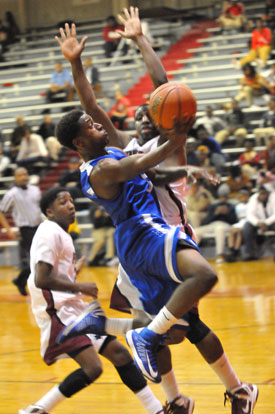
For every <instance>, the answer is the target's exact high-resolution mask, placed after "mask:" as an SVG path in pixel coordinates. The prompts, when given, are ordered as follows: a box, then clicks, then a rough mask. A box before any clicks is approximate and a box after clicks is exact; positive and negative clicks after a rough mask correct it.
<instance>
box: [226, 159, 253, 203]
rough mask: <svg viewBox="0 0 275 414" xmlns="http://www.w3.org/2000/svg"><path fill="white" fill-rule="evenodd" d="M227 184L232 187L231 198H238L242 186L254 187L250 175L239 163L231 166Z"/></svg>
mask: <svg viewBox="0 0 275 414" xmlns="http://www.w3.org/2000/svg"><path fill="white" fill-rule="evenodd" d="M226 184H227V185H228V187H229V189H230V194H229V198H231V199H234V198H237V197H238V194H239V191H240V190H241V189H242V188H244V187H245V188H249V189H250V188H252V187H253V184H252V182H251V181H250V179H249V177H248V175H247V174H246V173H244V172H243V171H242V170H241V168H240V166H239V165H232V166H231V167H230V169H229V176H228V177H227V179H226Z"/></svg>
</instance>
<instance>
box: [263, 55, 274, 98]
mask: <svg viewBox="0 0 275 414" xmlns="http://www.w3.org/2000/svg"><path fill="white" fill-rule="evenodd" d="M265 78H266V80H267V81H268V82H269V83H270V86H271V88H272V90H273V93H272V94H273V95H274V89H275V63H273V65H272V66H271V69H270V70H269V71H268V72H266V74H265Z"/></svg>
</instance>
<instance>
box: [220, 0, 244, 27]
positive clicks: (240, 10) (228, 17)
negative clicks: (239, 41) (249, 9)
mask: <svg viewBox="0 0 275 414" xmlns="http://www.w3.org/2000/svg"><path fill="white" fill-rule="evenodd" d="M245 20H246V19H245V17H244V6H243V4H242V3H240V2H238V1H237V0H231V1H229V4H228V5H227V6H226V7H225V8H224V9H223V12H222V15H221V16H220V17H219V18H218V21H219V22H220V24H221V28H222V30H223V29H225V30H230V29H241V28H242V27H243V25H244V23H245Z"/></svg>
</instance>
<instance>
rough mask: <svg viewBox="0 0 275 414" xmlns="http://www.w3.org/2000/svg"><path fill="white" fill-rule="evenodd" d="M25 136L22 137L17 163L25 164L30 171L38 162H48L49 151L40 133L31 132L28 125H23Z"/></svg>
mask: <svg viewBox="0 0 275 414" xmlns="http://www.w3.org/2000/svg"><path fill="white" fill-rule="evenodd" d="M23 129H24V136H23V138H22V141H21V144H20V147H19V151H18V155H17V157H16V163H17V164H18V165H20V166H22V167H23V166H24V167H26V168H27V170H28V171H29V170H30V169H31V168H32V166H33V165H34V164H35V163H37V162H40V161H42V162H45V163H46V164H48V161H49V158H48V151H47V148H46V146H45V144H44V141H43V139H42V138H41V136H40V135H37V134H34V133H32V132H31V128H30V127H29V126H28V125H24V126H23Z"/></svg>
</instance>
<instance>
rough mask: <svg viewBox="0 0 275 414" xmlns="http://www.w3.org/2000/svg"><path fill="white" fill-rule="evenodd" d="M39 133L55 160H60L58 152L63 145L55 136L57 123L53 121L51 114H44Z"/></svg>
mask: <svg viewBox="0 0 275 414" xmlns="http://www.w3.org/2000/svg"><path fill="white" fill-rule="evenodd" d="M37 133H38V135H40V136H41V137H42V138H43V141H44V142H45V144H46V147H47V148H48V151H49V155H50V157H51V158H52V159H53V160H58V154H59V151H60V149H61V145H60V144H59V142H58V140H57V138H56V137H55V124H54V123H53V121H52V119H51V116H50V115H49V114H46V115H44V119H43V122H42V124H41V125H40V126H39V129H38V131H37Z"/></svg>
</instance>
